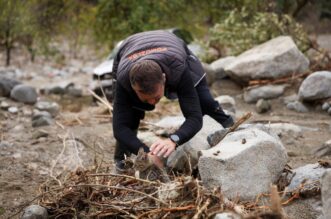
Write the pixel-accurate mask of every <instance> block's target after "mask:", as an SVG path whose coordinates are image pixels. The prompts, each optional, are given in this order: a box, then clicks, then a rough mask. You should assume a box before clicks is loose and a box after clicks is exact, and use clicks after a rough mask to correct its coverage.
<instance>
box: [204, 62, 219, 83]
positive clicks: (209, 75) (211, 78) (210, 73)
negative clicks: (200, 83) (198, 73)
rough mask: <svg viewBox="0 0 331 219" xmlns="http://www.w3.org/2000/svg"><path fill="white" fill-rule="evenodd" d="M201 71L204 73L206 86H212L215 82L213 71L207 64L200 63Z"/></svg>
mask: <svg viewBox="0 0 331 219" xmlns="http://www.w3.org/2000/svg"><path fill="white" fill-rule="evenodd" d="M202 67H203V70H204V71H205V72H206V74H207V75H206V79H207V83H208V85H212V84H213V83H214V82H215V80H216V79H215V70H214V69H213V68H212V67H211V66H210V65H209V64H207V63H204V62H202Z"/></svg>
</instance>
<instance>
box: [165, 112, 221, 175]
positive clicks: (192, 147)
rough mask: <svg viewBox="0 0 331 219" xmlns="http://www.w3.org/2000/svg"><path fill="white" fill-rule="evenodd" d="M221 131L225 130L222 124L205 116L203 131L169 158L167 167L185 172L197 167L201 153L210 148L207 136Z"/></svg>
mask: <svg viewBox="0 0 331 219" xmlns="http://www.w3.org/2000/svg"><path fill="white" fill-rule="evenodd" d="M220 129H223V127H222V125H221V124H219V123H218V122H216V121H215V120H214V119H212V118H211V117H209V116H207V115H205V116H204V117H203V126H202V128H201V130H200V131H199V132H198V133H197V134H196V135H195V136H194V137H193V138H192V139H191V140H189V141H188V142H186V143H185V144H183V145H181V146H179V147H178V148H177V149H176V151H175V152H174V153H172V154H171V155H170V156H169V158H168V160H167V166H168V167H170V168H173V169H178V170H183V171H189V169H190V168H192V167H195V166H196V165H197V163H198V157H199V151H201V150H205V149H208V148H210V146H209V144H208V142H207V136H208V135H209V134H210V133H214V132H215V131H217V130H220Z"/></svg>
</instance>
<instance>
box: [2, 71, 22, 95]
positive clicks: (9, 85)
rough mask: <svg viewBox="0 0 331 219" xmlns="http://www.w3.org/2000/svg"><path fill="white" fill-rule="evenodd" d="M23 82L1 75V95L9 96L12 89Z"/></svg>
mask: <svg viewBox="0 0 331 219" xmlns="http://www.w3.org/2000/svg"><path fill="white" fill-rule="evenodd" d="M19 84H21V82H19V81H16V80H13V79H9V78H6V77H1V76H0V97H9V96H10V92H11V90H12V89H13V88H14V87H15V86H16V85H19Z"/></svg>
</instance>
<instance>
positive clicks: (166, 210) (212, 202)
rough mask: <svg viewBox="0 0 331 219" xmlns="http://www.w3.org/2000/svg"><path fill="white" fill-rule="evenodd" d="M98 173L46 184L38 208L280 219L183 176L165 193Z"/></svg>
mask: <svg viewBox="0 0 331 219" xmlns="http://www.w3.org/2000/svg"><path fill="white" fill-rule="evenodd" d="M100 171H101V172H102V173H100ZM98 172H99V173H97V172H96V170H83V169H78V170H77V171H75V172H71V173H69V174H68V175H67V176H62V177H61V179H60V178H58V179H57V180H54V179H53V180H50V181H48V182H47V183H45V184H43V185H42V186H41V187H40V195H39V196H38V197H39V204H40V205H41V206H44V207H46V208H47V209H48V211H49V212H50V215H51V218H85V217H88V218H90V217H91V218H112V217H115V216H116V218H211V217H213V216H214V215H215V214H217V213H221V212H224V211H231V212H234V213H235V214H237V215H240V216H241V217H242V218H259V217H260V216H261V215H262V214H266V213H268V214H273V215H277V214H278V215H280V217H279V218H283V217H281V212H275V211H274V209H272V208H270V207H269V206H263V207H262V206H258V204H257V203H248V202H245V203H244V202H239V201H230V200H228V199H226V198H225V197H223V195H222V193H221V190H220V189H214V190H210V189H206V188H204V187H203V186H202V184H201V181H199V180H197V179H191V181H190V182H189V183H187V180H185V179H184V178H185V177H184V176H173V177H172V183H176V187H175V188H170V189H169V188H168V190H167V189H164V187H163V186H164V184H163V183H161V182H159V181H153V182H152V181H148V180H143V179H137V178H135V177H133V176H128V175H119V174H115V173H107V172H109V167H106V166H103V167H100V166H99V167H98ZM58 180H60V181H61V184H60V185H59V183H58ZM162 189H163V190H162ZM171 190H177V192H178V191H179V194H180V195H179V196H177V197H176V198H173V199H164V198H162V197H161V196H160V195H159V194H160V192H161V191H163V192H166V193H170V192H171ZM261 209H262V210H261Z"/></svg>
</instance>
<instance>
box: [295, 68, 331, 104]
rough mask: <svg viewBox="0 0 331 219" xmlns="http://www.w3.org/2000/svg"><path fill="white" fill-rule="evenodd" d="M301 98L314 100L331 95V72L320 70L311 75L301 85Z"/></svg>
mask: <svg viewBox="0 0 331 219" xmlns="http://www.w3.org/2000/svg"><path fill="white" fill-rule="evenodd" d="M298 94H299V98H300V100H303V101H314V100H319V99H324V98H328V97H331V72H330V71H318V72H314V73H313V74H311V75H309V76H308V77H307V78H306V79H305V80H304V81H303V82H302V83H301V85H300V88H299V93H298Z"/></svg>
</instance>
